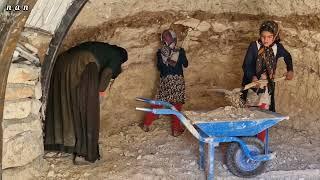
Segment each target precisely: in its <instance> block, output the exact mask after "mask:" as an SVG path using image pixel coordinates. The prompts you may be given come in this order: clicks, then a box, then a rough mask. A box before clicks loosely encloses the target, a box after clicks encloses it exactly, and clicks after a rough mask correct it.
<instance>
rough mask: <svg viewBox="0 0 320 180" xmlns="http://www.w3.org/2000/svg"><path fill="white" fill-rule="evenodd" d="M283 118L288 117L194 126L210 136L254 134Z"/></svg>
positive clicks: (208, 123) (195, 124)
mask: <svg viewBox="0 0 320 180" xmlns="http://www.w3.org/2000/svg"><path fill="white" fill-rule="evenodd" d="M283 119H286V118H285V117H279V118H267V119H252V120H242V121H228V122H207V123H194V126H196V128H198V130H199V131H201V132H200V133H201V134H205V135H207V136H208V137H213V136H215V137H219V136H220V137H221V136H223V137H228V136H233V137H234V136H254V135H256V134H258V133H260V132H262V131H264V130H265V129H268V128H270V127H272V126H273V125H275V124H277V123H278V122H280V121H282V120H283Z"/></svg>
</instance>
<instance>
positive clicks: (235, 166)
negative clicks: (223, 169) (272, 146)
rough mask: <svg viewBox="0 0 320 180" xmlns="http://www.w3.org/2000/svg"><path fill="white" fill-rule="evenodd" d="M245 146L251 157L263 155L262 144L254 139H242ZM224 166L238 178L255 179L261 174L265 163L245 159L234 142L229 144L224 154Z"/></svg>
mask: <svg viewBox="0 0 320 180" xmlns="http://www.w3.org/2000/svg"><path fill="white" fill-rule="evenodd" d="M242 140H243V141H244V142H245V143H246V144H247V146H248V148H249V150H250V152H251V153H252V155H258V154H263V153H264V144H263V142H262V141H260V140H259V139H257V138H255V137H247V138H242ZM226 161H227V162H226V164H227V167H228V169H229V171H230V172H231V173H232V174H234V175H235V176H238V177H245V178H249V177H255V176H257V175H259V174H261V173H263V172H264V171H265V169H266V166H267V161H254V160H250V159H249V158H247V157H246V155H245V154H244V152H243V150H242V149H241V147H240V145H239V144H238V143H236V142H234V143H230V145H229V147H228V149H227V153H226Z"/></svg>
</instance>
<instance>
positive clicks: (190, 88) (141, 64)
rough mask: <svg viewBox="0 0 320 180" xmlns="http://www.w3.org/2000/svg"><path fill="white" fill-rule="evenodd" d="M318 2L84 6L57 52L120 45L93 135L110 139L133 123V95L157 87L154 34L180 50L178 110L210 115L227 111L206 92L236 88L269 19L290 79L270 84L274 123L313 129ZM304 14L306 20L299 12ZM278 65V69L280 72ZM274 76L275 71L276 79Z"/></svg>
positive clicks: (316, 127) (317, 127)
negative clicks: (93, 44) (170, 34)
mask: <svg viewBox="0 0 320 180" xmlns="http://www.w3.org/2000/svg"><path fill="white" fill-rule="evenodd" d="M319 9H320V2H319V1H316V0H314V1H307V2H305V1H304V2H301V1H290V2H288V1H276V0H274V1H266V0H265V1H257V2H253V1H218V0H213V1H200V2H194V1H191V0H178V1H169V2H156V1H130V2H125V1H119V0H115V1H106V0H101V1H98V0H93V1H90V2H88V4H87V5H86V6H85V7H84V9H83V10H82V12H81V13H80V15H79V16H78V17H77V19H76V21H75V24H74V25H73V26H72V28H71V30H70V32H69V34H68V35H67V38H66V39H65V41H64V44H63V48H62V49H61V51H64V50H66V49H68V48H70V47H72V46H74V45H76V44H78V43H81V42H84V41H88V40H91V41H104V42H109V43H111V44H117V45H120V46H123V47H125V48H126V49H127V50H128V53H129V60H128V62H127V63H126V64H125V65H124V69H125V70H124V72H123V73H122V74H121V75H120V76H119V77H118V78H117V80H116V81H115V83H114V84H113V86H112V88H111V89H110V90H108V91H107V94H108V95H107V97H106V98H105V101H104V103H103V104H102V112H101V115H102V118H101V126H102V127H101V129H102V131H104V132H108V133H111V132H113V131H116V130H117V129H119V128H121V127H122V126H125V125H128V124H131V123H134V122H139V121H141V120H142V119H143V113H140V112H137V111H135V107H136V106H143V104H141V103H139V102H135V100H134V98H135V97H136V96H143V97H149V98H152V97H154V94H155V92H156V87H157V83H158V80H159V79H158V72H157V70H156V68H155V60H156V59H155V53H156V51H157V48H158V47H159V36H160V33H161V31H162V30H164V29H166V28H168V27H170V26H171V27H172V28H174V29H175V30H176V32H177V33H178V40H179V42H180V45H182V47H184V48H185V49H186V52H187V57H188V59H189V63H190V66H189V68H188V69H186V70H185V79H186V84H187V90H186V91H187V103H186V105H185V106H184V108H185V109H214V108H217V107H219V106H224V105H227V104H226V102H225V101H224V99H223V97H222V96H221V95H218V94H214V93H210V92H207V91H206V89H207V88H209V87H211V86H219V87H224V88H228V89H231V88H236V87H239V86H240V83H241V78H242V70H241V65H242V61H243V57H244V55H245V52H246V48H247V47H248V44H249V43H250V41H253V40H256V38H257V36H258V34H257V31H258V26H259V24H260V23H261V22H262V21H263V20H265V19H274V20H276V21H277V22H279V24H280V26H281V37H282V39H283V42H282V43H283V44H284V45H285V47H286V48H287V49H288V50H289V52H291V55H292V56H293V61H294V70H295V79H294V80H293V81H290V82H283V83H279V84H278V85H277V95H276V101H277V110H278V111H279V112H281V113H284V114H288V115H289V116H290V118H291V119H290V121H287V122H283V123H281V125H284V126H289V127H293V128H295V129H299V130H308V131H310V132H319V131H320V121H319V114H318V109H319V107H320V103H319V100H320V92H319V89H320V81H319V59H320V54H319V52H320V51H319V49H320V48H319V45H318V43H319V41H320V30H319V18H320V14H319V12H320V10H319ZM306 13H307V14H306ZM284 68H285V67H284V66H283V65H279V70H280V71H281V69H284ZM279 74H280V73H279Z"/></svg>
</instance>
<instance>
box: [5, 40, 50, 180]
mask: <svg viewBox="0 0 320 180" xmlns="http://www.w3.org/2000/svg"><path fill="white" fill-rule="evenodd" d="M20 42H21V40H20ZM15 53H17V51H16V52H15ZM20 55H21V54H19V55H18V53H17V54H15V55H14V57H13V60H12V61H13V62H12V64H11V66H10V70H9V75H8V81H7V88H6V94H5V104H4V114H3V117H4V119H3V124H2V127H3V152H2V153H3V154H2V155H3V157H2V168H3V169H4V171H3V179H34V178H35V177H36V176H37V175H38V174H39V172H40V171H37V170H35V167H36V166H38V168H39V167H41V165H40V164H42V165H43V163H40V164H39V162H42V160H41V159H42V155H43V153H44V152H43V133H42V122H41V117H40V108H41V106H42V103H41V97H42V91H41V84H40V81H39V80H40V79H39V78H40V70H41V67H40V66H39V64H34V63H31V62H30V61H29V60H28V59H25V58H23V57H21V56H20ZM17 172H19V173H17Z"/></svg>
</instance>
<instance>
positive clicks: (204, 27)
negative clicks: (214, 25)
mask: <svg viewBox="0 0 320 180" xmlns="http://www.w3.org/2000/svg"><path fill="white" fill-rule="evenodd" d="M210 27H211V24H210V23H208V22H207V21H202V22H201V23H200V24H199V26H198V30H199V31H201V32H204V31H208V30H209V29H210Z"/></svg>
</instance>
